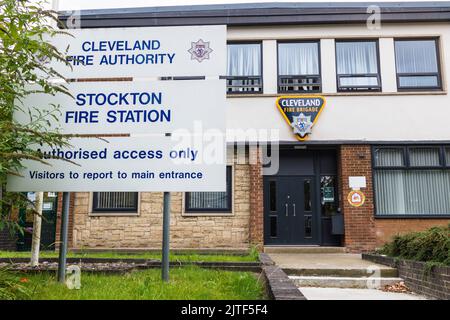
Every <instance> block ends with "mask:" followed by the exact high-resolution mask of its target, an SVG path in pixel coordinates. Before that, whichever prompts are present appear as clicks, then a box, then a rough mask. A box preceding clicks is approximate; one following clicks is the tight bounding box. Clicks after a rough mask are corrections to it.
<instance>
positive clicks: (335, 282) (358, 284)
mask: <svg viewBox="0 0 450 320" xmlns="http://www.w3.org/2000/svg"><path fill="white" fill-rule="evenodd" d="M289 279H291V280H292V281H293V282H294V283H295V284H296V285H297V287H299V288H300V287H317V288H355V289H356V288H357V289H380V288H383V287H384V286H386V285H393V284H395V283H398V282H400V281H402V279H401V278H387V277H311V276H290V277H289Z"/></svg>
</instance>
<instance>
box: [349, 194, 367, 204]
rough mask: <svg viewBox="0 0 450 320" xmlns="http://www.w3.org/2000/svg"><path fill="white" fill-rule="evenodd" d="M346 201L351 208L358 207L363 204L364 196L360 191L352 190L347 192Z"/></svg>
mask: <svg viewBox="0 0 450 320" xmlns="http://www.w3.org/2000/svg"><path fill="white" fill-rule="evenodd" d="M347 200H348V203H350V205H352V206H353V207H360V206H362V205H363V204H364V201H365V200H366V196H365V195H364V193H362V192H361V191H360V190H352V191H350V192H349V194H348V197H347Z"/></svg>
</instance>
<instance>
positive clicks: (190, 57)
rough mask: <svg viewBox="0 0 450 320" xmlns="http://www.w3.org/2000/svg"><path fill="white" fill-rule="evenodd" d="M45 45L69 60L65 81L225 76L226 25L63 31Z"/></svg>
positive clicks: (61, 67) (64, 69)
mask: <svg viewBox="0 0 450 320" xmlns="http://www.w3.org/2000/svg"><path fill="white" fill-rule="evenodd" d="M68 32H69V33H70V34H72V35H73V37H70V36H67V35H58V36H56V37H54V38H52V39H51V40H50V41H51V42H52V43H53V44H54V45H55V46H56V47H57V48H58V49H59V50H60V51H61V52H66V49H67V48H68V51H67V54H68V56H69V62H70V64H71V65H72V67H73V70H71V69H70V68H69V67H67V66H66V65H64V64H63V63H61V64H57V65H55V69H56V70H57V71H59V72H60V73H61V74H63V75H64V76H65V77H66V78H95V77H102V78H107V77H143V78H149V77H162V76H169V77H170V76H218V75H225V74H226V53H227V48H226V26H224V25H220V26H183V27H145V28H144V27H139V28H98V29H74V30H68Z"/></svg>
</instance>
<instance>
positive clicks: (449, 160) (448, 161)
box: [445, 148, 450, 167]
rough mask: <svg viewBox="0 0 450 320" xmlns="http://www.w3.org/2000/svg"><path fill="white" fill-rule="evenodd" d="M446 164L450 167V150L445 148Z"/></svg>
mask: <svg viewBox="0 0 450 320" xmlns="http://www.w3.org/2000/svg"><path fill="white" fill-rule="evenodd" d="M445 164H446V166H447V167H450V148H445Z"/></svg>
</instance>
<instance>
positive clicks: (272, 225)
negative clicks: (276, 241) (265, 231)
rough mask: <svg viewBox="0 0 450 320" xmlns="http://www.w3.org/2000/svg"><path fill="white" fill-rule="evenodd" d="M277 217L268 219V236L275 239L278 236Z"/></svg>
mask: <svg viewBox="0 0 450 320" xmlns="http://www.w3.org/2000/svg"><path fill="white" fill-rule="evenodd" d="M277 231H278V226H277V217H270V236H271V237H272V238H276V237H277V235H278V232H277Z"/></svg>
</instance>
